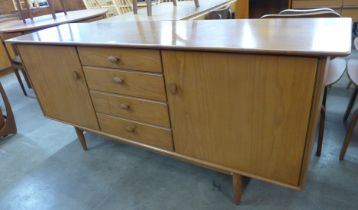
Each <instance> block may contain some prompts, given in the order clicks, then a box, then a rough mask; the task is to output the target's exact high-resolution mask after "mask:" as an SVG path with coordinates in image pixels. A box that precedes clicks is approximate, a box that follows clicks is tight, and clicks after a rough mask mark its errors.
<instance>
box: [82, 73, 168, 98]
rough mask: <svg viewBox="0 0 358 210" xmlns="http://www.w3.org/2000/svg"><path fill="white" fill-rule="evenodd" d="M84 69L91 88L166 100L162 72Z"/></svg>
mask: <svg viewBox="0 0 358 210" xmlns="http://www.w3.org/2000/svg"><path fill="white" fill-rule="evenodd" d="M83 69H84V72H85V75H86V80H87V84H88V86H89V88H90V89H91V90H99V91H105V92H110V93H119V94H122V95H126V96H136V97H141V98H146V99H154V100H159V101H166V96H165V88H164V79H163V75H161V74H151V73H142V72H135V71H122V70H113V69H104V68H95V67H84V68H83Z"/></svg>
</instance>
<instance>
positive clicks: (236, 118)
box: [163, 51, 317, 186]
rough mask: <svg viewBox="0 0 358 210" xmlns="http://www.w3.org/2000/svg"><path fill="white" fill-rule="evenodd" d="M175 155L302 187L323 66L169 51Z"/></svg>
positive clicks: (259, 57)
mask: <svg viewBox="0 0 358 210" xmlns="http://www.w3.org/2000/svg"><path fill="white" fill-rule="evenodd" d="M163 65H164V75H165V81H166V86H167V92H168V101H169V111H170V115H171V121H172V130H173V136H174V145H175V150H176V152H178V153H180V154H184V155H187V156H190V157H194V158H198V159H201V160H205V161H209V162H212V163H216V164H219V165H223V166H226V167H230V168H233V169H235V170H239V171H242V172H245V173H248V174H252V175H255V176H260V177H263V178H266V179H270V180H274V181H278V182H281V183H285V184H289V185H294V186H298V184H299V183H298V180H299V175H300V170H301V164H302V158H303V154H304V146H305V143H306V133H307V128H308V122H309V116H310V110H311V103H312V96H313V91H314V83H315V75H316V68H317V60H316V59H314V58H300V57H298V58H297V57H289V56H263V55H240V54H228V53H227V54H224V53H222V54H217V53H204V52H202V53H200V52H179V51H177V52H173V51H164V52H163Z"/></svg>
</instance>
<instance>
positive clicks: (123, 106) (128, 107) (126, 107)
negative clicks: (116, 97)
mask: <svg viewBox="0 0 358 210" xmlns="http://www.w3.org/2000/svg"><path fill="white" fill-rule="evenodd" d="M119 107H121V109H124V110H129V109H130V108H131V107H130V106H129V104H120V105H119Z"/></svg>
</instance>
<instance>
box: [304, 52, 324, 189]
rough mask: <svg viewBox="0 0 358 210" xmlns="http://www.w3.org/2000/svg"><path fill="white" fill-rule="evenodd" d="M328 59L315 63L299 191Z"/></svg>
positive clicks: (308, 158)
mask: <svg viewBox="0 0 358 210" xmlns="http://www.w3.org/2000/svg"><path fill="white" fill-rule="evenodd" d="M329 61H330V58H327V57H326V58H321V59H318V62H317V73H316V81H315V84H314V85H315V88H314V93H313V96H312V98H313V101H312V107H311V111H310V117H309V124H308V129H307V141H306V143H305V149H304V155H303V159H302V166H301V167H302V169H301V174H300V179H299V186H300V189H301V190H303V186H304V184H305V181H306V177H307V171H308V170H307V168H308V164H309V160H310V159H311V152H312V145H313V142H314V138H315V134H316V131H317V124H318V122H319V118H320V110H321V108H322V100H323V95H324V94H323V92H324V88H325V85H324V81H325V78H326V75H327V68H328V65H329V64H328V63H329Z"/></svg>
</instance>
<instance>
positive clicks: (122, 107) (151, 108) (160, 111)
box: [91, 91, 170, 128]
mask: <svg viewBox="0 0 358 210" xmlns="http://www.w3.org/2000/svg"><path fill="white" fill-rule="evenodd" d="M91 96H92V101H93V105H94V107H95V110H96V112H100V113H105V114H109V115H114V116H118V117H124V118H126V119H131V120H136V121H139V122H144V123H150V124H154V125H159V126H163V127H167V128H169V127H170V123H169V114H168V107H167V104H165V103H161V102H156V101H151V100H146V99H138V98H133V97H126V96H120V95H115V94H108V93H101V92H97V91H91Z"/></svg>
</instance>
